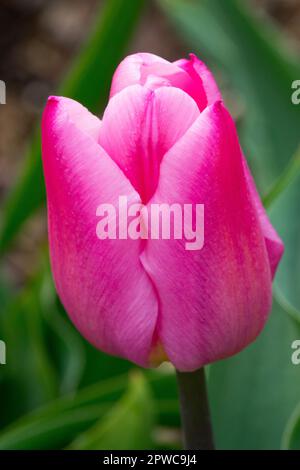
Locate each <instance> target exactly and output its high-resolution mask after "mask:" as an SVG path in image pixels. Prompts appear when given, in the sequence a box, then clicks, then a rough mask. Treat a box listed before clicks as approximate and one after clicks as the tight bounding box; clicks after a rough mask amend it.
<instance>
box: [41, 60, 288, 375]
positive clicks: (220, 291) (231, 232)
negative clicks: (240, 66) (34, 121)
mask: <svg viewBox="0 0 300 470" xmlns="http://www.w3.org/2000/svg"><path fill="white" fill-rule="evenodd" d="M99 92H101V90H99ZM42 153H43V164H44V174H45V180H46V188H47V200H48V225H49V239H50V254H51V265H52V271H53V276H54V280H55V284H56V288H57V292H58V294H59V296H60V299H61V301H62V303H63V305H64V307H65V309H66V311H67V312H68V314H69V316H70V318H71V319H72V321H73V322H74V324H75V325H76V327H77V328H78V330H79V331H80V332H81V333H82V335H83V336H84V337H85V338H86V339H87V340H88V341H90V342H91V343H92V344H93V345H95V346H96V347H97V348H99V349H101V350H103V351H105V352H106V353H109V354H112V355H116V356H121V357H124V358H127V359H129V360H131V361H133V362H135V363H137V364H139V365H141V366H143V367H151V366H153V365H156V364H158V363H159V362H160V361H162V360H169V361H170V362H171V363H172V364H173V365H174V366H175V367H176V368H177V369H178V370H180V371H192V370H195V369H197V368H200V367H201V366H203V365H205V364H208V363H210V362H213V361H216V360H219V359H222V358H225V357H227V356H230V355H232V354H235V353H237V352H238V351H240V350H241V349H243V348H244V347H245V346H247V345H248V344H249V343H250V342H252V341H253V340H254V339H255V338H256V337H257V335H258V334H259V332H260V331H261V330H262V328H263V326H264V324H265V322H266V319H267V317H268V313H269V312H270V308H271V290H272V278H273V276H274V274H275V271H276V268H277V265H278V263H279V261H280V258H281V256H282V253H283V245H282V242H281V240H280V238H279V237H278V235H277V234H276V232H275V230H274V228H273V227H272V225H271V224H270V222H269V220H268V217H267V215H266V213H265V211H264V209H263V206H262V203H261V201H260V198H259V195H258V193H257V190H256V187H255V184H254V181H253V179H252V176H251V174H250V172H249V169H248V166H247V163H246V161H245V158H244V156H243V153H242V151H241V148H240V145H239V141H238V136H237V133H236V129H235V125H234V122H233V120H232V118H231V116H230V114H229V113H228V111H227V110H226V108H225V106H224V104H223V103H222V97H221V94H220V91H219V90H218V87H217V85H216V82H215V80H214V78H213V76H212V74H211V72H210V71H209V70H208V69H207V67H206V66H205V65H204V64H203V63H202V62H201V61H200V60H199V59H198V58H197V57H196V56H194V55H191V56H190V58H189V59H182V60H179V61H176V62H173V63H170V62H168V61H166V60H164V59H162V58H160V57H157V56H155V55H152V54H146V53H140V54H134V55H131V56H129V57H127V58H126V59H125V60H124V61H123V62H122V63H121V64H120V65H119V67H118V68H117V70H116V72H115V75H114V77H113V80H112V86H111V93H110V99H109V102H108V105H107V108H106V110H105V112H104V115H103V119H102V120H100V119H98V117H96V116H94V115H92V114H91V113H90V112H89V111H88V110H87V109H86V108H84V107H83V106H82V105H81V104H79V103H77V102H76V101H73V100H71V99H68V98H63V97H50V98H49V100H48V103H47V106H46V109H45V111H44V115H43V122H42ZM120 196H126V197H127V199H128V201H130V204H135V203H136V204H143V205H144V206H146V207H150V205H152V204H163V203H165V204H168V205H172V204H175V203H176V204H180V205H181V206H183V205H185V204H193V205H195V204H203V205H204V209H205V218H204V220H205V222H204V235H205V238H204V245H203V247H202V249H199V250H187V249H186V247H185V243H186V240H184V239H183V238H182V239H174V238H170V239H161V238H160V239H152V238H151V237H149V238H148V239H147V240H144V239H132V238H126V239H125V238H124V239H122V238H115V239H112V238H106V239H99V237H98V236H97V234H96V225H97V221H98V219H97V216H96V209H97V207H98V206H99V204H101V203H110V204H113V205H114V206H117V205H118V201H119V197H120Z"/></svg>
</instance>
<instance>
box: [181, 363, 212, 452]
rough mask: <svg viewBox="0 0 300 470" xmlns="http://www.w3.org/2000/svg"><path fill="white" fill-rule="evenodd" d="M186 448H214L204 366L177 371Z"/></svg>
mask: <svg viewBox="0 0 300 470" xmlns="http://www.w3.org/2000/svg"><path fill="white" fill-rule="evenodd" d="M176 374H177V382H178V389H179V400H180V411H181V420H182V428H183V439H184V448H185V449H186V450H213V449H214V443H213V435H212V428H211V420H210V413H209V404H208V397H207V391H206V384H205V372H204V368H202V369H199V370H197V371H195V372H179V371H176Z"/></svg>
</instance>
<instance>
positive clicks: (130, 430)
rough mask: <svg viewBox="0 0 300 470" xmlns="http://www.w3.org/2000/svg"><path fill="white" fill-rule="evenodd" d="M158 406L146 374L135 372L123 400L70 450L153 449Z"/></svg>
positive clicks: (76, 440)
mask: <svg viewBox="0 0 300 470" xmlns="http://www.w3.org/2000/svg"><path fill="white" fill-rule="evenodd" d="M153 425H154V404H153V401H152V396H151V392H150V389H149V386H148V384H147V381H146V379H145V376H144V374H142V373H141V372H134V373H132V375H131V376H130V382H129V388H128V390H127V392H126V394H125V395H124V396H123V397H122V398H121V400H120V401H119V402H118V403H117V404H116V405H115V406H114V407H113V408H111V409H110V410H109V412H108V413H107V415H106V416H105V417H104V418H103V419H101V420H100V421H99V422H98V423H97V424H96V425H95V426H94V427H92V428H91V429H88V430H87V431H86V432H85V433H83V434H81V435H79V436H78V437H77V438H76V439H75V441H74V442H73V443H72V444H71V445H70V446H69V448H70V449H76V450H101V449H110V450H114V449H122V450H130V449H134V450H137V449H149V448H151V445H152V438H151V435H152V429H153Z"/></svg>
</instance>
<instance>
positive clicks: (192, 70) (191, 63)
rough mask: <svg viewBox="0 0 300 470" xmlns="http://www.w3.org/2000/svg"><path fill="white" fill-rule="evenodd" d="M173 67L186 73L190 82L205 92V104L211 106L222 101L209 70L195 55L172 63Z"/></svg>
mask: <svg viewBox="0 0 300 470" xmlns="http://www.w3.org/2000/svg"><path fill="white" fill-rule="evenodd" d="M174 64H175V65H177V66H178V67H180V68H182V69H183V70H184V71H185V72H187V73H188V74H189V75H190V77H191V78H192V80H193V81H194V83H195V86H196V84H197V83H198V84H199V86H202V87H203V88H204V90H205V94H206V97H207V104H208V105H210V104H213V103H215V102H216V101H219V100H222V95H221V92H220V90H219V87H218V85H217V83H216V81H215V79H214V76H213V74H212V73H211V71H210V70H209V68H208V67H207V66H206V65H205V64H204V62H202V61H201V60H200V59H198V57H197V56H196V55H195V54H190V59H180V60H177V61H176V62H174Z"/></svg>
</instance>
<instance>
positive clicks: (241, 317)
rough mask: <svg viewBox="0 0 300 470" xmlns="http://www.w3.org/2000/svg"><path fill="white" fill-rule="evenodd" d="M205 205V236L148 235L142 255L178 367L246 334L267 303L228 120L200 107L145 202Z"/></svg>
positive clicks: (207, 358) (215, 109) (215, 354)
mask: <svg viewBox="0 0 300 470" xmlns="http://www.w3.org/2000/svg"><path fill="white" fill-rule="evenodd" d="M151 203H168V204H172V203H181V204H194V205H195V204H204V206H205V224H204V228H205V240H204V247H203V248H202V250H199V251H187V250H186V249H185V240H148V242H147V245H146V248H145V251H144V252H143V255H142V262H143V265H144V267H145V269H146V271H147V272H148V273H149V276H150V277H151V278H152V280H153V283H154V284H155V286H156V289H157V293H158V296H159V299H160V311H159V317H158V326H157V335H158V337H159V339H160V342H161V343H162V345H163V347H164V349H165V351H166V354H167V356H168V357H169V359H170V360H171V362H172V363H173V364H174V365H175V366H176V367H177V368H178V369H179V370H183V371H184V370H194V369H197V368H199V367H201V366H203V365H204V364H207V363H210V362H212V361H216V360H218V359H221V358H224V357H226V356H229V355H232V354H234V353H236V352H238V351H239V350H241V349H242V348H244V347H245V346H246V345H247V344H248V343H250V342H251V341H253V340H254V339H255V337H256V336H257V334H258V333H259V332H260V330H261V329H262V327H263V325H264V323H265V321H266V318H267V314H268V312H269V310H270V306H271V273H270V267H269V262H268V256H267V251H266V247H265V243H264V238H263V234H262V230H261V226H260V223H259V220H258V215H257V212H256V207H255V205H254V204H253V200H252V197H251V194H250V192H249V190H248V185H247V181H246V180H245V176H244V168H243V160H242V155H241V151H240V147H239V143H238V138H237V135H236V131H235V128H234V124H233V121H232V119H231V118H230V116H229V114H228V113H227V111H226V110H225V109H224V107H223V105H222V104H221V103H217V104H215V105H213V106H211V107H209V108H207V109H206V110H205V111H204V112H203V113H202V114H201V115H200V117H199V118H198V119H197V121H196V122H195V123H194V125H193V126H192V127H191V128H190V129H189V130H188V131H187V133H186V134H185V135H184V136H183V138H182V139H181V140H180V141H179V142H177V144H176V145H175V146H174V147H173V148H172V149H171V150H170V151H169V152H168V153H167V155H165V157H164V159H163V161H162V164H161V176H160V182H159V186H158V188H157V191H156V193H155V195H154V197H153V198H152V200H151V201H150V202H149V204H151Z"/></svg>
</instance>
